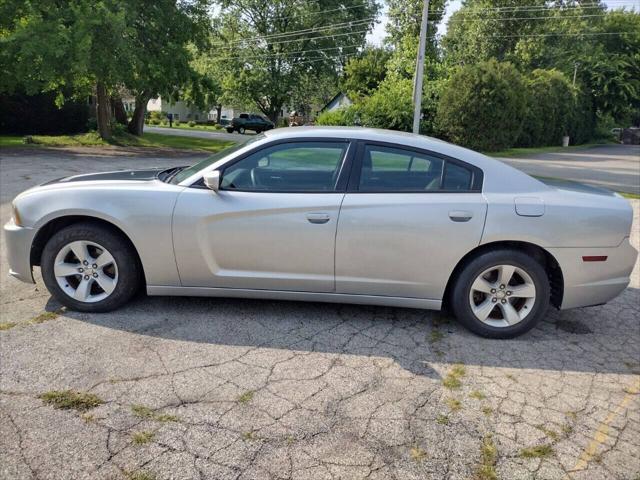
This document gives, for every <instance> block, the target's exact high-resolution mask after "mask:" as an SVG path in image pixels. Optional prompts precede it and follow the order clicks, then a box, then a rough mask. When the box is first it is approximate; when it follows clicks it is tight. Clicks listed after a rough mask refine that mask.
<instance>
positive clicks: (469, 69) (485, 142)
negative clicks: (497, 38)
mask: <svg viewBox="0 0 640 480" xmlns="http://www.w3.org/2000/svg"><path fill="white" fill-rule="evenodd" d="M525 92H526V89H525V83H524V80H523V78H522V75H520V73H518V71H517V70H516V69H515V67H514V66H513V65H511V64H510V63H499V62H497V61H495V60H490V61H487V62H481V63H477V64H475V65H468V66H464V67H461V68H459V69H458V70H456V71H455V72H454V73H453V74H452V75H451V76H450V77H449V79H448V80H447V82H446V83H445V85H444V90H443V92H442V95H441V97H440V102H439V104H438V109H437V114H436V126H437V128H438V130H439V131H440V132H441V133H442V134H443V135H444V136H445V137H446V138H448V139H449V140H451V141H453V142H454V143H458V144H461V145H465V146H467V147H469V148H473V149H476V150H485V151H492V150H501V149H505V148H508V147H511V146H513V145H514V144H515V143H516V140H517V139H518V137H519V136H520V132H521V131H522V123H523V119H524V116H525V113H526V112H525V109H526V106H527V98H526V93H525Z"/></svg>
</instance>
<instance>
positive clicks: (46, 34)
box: [0, 0, 208, 138]
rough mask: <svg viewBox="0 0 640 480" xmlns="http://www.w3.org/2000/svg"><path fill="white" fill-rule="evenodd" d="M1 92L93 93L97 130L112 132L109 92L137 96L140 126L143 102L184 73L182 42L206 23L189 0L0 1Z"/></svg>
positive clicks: (195, 0) (137, 128) (186, 57)
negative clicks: (123, 91) (121, 91)
mask: <svg viewBox="0 0 640 480" xmlns="http://www.w3.org/2000/svg"><path fill="white" fill-rule="evenodd" d="M0 17H1V20H0V44H1V45H2V48H0V71H1V72H2V73H3V75H2V77H3V78H2V79H1V80H0V91H5V92H13V91H16V90H24V91H25V92H27V93H36V92H55V93H57V94H58V101H59V103H62V102H63V101H64V95H65V93H66V92H69V91H70V92H72V95H73V96H76V97H78V98H81V97H85V98H86V97H87V96H89V95H91V94H94V95H95V97H96V117H97V122H98V131H99V133H100V135H101V136H102V137H103V138H109V137H110V136H111V95H112V94H113V95H114V96H117V95H116V94H117V92H119V91H120V90H121V89H122V88H125V89H127V90H128V91H130V92H132V93H133V94H134V95H135V96H136V100H137V101H136V105H137V107H136V111H135V112H134V116H133V119H132V123H130V125H129V129H130V131H132V132H133V133H138V134H139V133H141V132H142V119H143V117H144V109H145V108H146V101H147V100H148V99H149V98H151V97H152V96H155V95H157V94H158V93H160V92H171V91H173V90H175V89H177V88H180V87H181V84H182V83H183V82H186V81H188V80H189V79H191V78H192V77H191V71H190V65H189V61H190V58H191V57H190V53H189V51H188V49H187V46H188V44H190V43H191V42H197V41H199V40H200V38H205V37H204V36H201V35H200V34H199V32H201V31H204V30H206V28H207V26H208V19H207V11H206V2H205V1H204V0H192V1H189V2H182V1H177V0H101V1H92V0H76V1H74V2H51V1H47V0H31V1H29V2H24V1H21V0H5V1H4V2H3V3H2V4H1V6H0Z"/></svg>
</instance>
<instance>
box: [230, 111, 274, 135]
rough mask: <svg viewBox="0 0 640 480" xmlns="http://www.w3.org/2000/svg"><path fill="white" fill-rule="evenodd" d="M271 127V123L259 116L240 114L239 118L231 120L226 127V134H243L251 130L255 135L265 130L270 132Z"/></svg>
mask: <svg viewBox="0 0 640 480" xmlns="http://www.w3.org/2000/svg"><path fill="white" fill-rule="evenodd" d="M273 127H274V125H273V123H272V122H271V121H269V120H267V119H266V118H264V117H262V116H260V115H254V114H252V113H241V114H240V116H239V117H236V118H234V119H233V120H231V123H230V124H229V125H228V126H227V132H229V133H233V132H238V133H242V134H244V132H245V131H246V130H253V131H254V132H256V133H260V132H264V131H265V130H271V129H272V128H273Z"/></svg>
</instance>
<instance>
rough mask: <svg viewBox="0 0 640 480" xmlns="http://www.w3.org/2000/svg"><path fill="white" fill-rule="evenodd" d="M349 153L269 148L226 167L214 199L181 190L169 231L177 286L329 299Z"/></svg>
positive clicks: (321, 145)
mask: <svg viewBox="0 0 640 480" xmlns="http://www.w3.org/2000/svg"><path fill="white" fill-rule="evenodd" d="M349 145H350V144H349V142H348V141H345V140H341V139H338V140H326V141H325V140H321V141H316V140H314V141H302V140H301V141H298V140H296V141H295V142H284V143H282V142H281V143H277V144H271V145H270V146H267V147H264V148H262V149H260V150H259V151H257V152H252V153H250V154H248V155H246V156H244V157H243V158H241V159H239V160H237V161H235V162H233V163H232V164H230V165H226V166H225V167H224V168H223V169H222V180H221V187H220V190H219V191H218V192H217V193H214V192H212V191H211V190H208V189H204V188H197V185H196V186H195V187H192V188H186V189H185V190H184V191H183V193H181V195H180V197H179V198H178V202H177V205H176V208H175V213H174V227H173V231H174V245H175V253H176V260H177V262H178V269H179V272H180V278H181V281H182V285H183V286H196V287H224V288H248V289H266V290H291V291H311V292H332V291H334V288H335V283H334V274H335V272H334V254H335V235H336V225H337V222H338V213H339V210H340V204H341V202H342V199H343V197H344V191H345V189H346V177H345V178H344V179H341V177H343V176H344V173H342V175H341V172H343V170H342V167H343V162H344V161H345V158H347V157H348V152H349Z"/></svg>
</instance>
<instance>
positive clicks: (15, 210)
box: [11, 202, 22, 227]
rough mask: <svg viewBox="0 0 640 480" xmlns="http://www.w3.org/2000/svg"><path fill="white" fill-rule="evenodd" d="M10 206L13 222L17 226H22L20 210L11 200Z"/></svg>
mask: <svg viewBox="0 0 640 480" xmlns="http://www.w3.org/2000/svg"><path fill="white" fill-rule="evenodd" d="M11 208H12V209H13V213H12V215H13V223H15V224H16V225H17V226H19V227H21V226H22V219H21V218H20V212H18V208H17V207H16V204H15V203H13V202H11Z"/></svg>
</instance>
